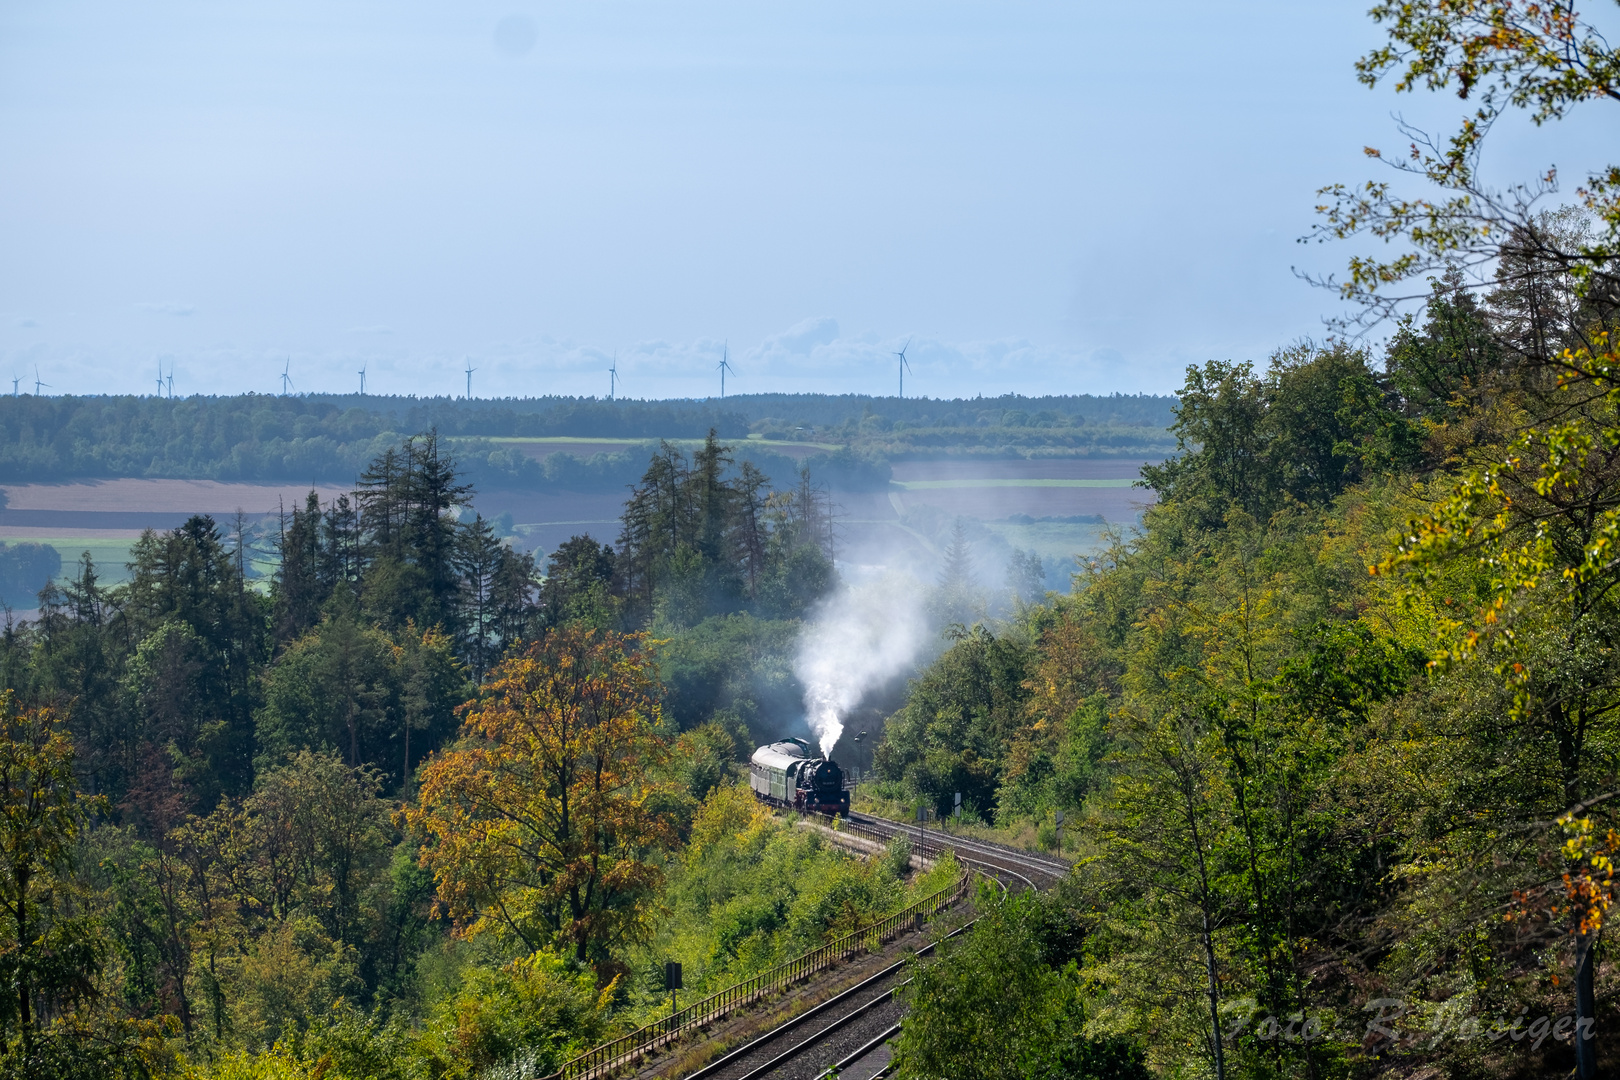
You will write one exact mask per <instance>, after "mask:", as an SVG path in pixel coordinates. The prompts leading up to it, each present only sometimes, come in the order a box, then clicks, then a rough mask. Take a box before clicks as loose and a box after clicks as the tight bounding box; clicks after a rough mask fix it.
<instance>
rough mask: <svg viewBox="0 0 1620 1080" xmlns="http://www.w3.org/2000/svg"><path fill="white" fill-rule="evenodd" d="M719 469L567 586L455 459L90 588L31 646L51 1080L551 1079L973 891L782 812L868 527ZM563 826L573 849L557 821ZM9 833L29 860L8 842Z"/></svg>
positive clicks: (671, 468)
mask: <svg viewBox="0 0 1620 1080" xmlns="http://www.w3.org/2000/svg"><path fill="white" fill-rule="evenodd" d="M787 479H788V481H789V482H786V483H784V484H782V485H773V484H772V482H771V479H770V478H769V477H767V476H766V475H765V474H763V473H762V472H760V471H759V470H758V469H757V468H755V467H754V465H753V464H752V463H750V462H747V461H743V462H737V461H734V460H733V458H732V455H731V452H730V448H729V447H728V446H727V445H726V444H725V443H722V442H721V441H720V440H719V438H718V436H717V434H716V433H715V432H713V431H711V432H710V433H709V434H708V436H707V438H706V440H705V441H704V443H703V444H702V445H701V446H699V447H698V448H697V449H695V450H694V451H693V452H692V453H690V454H687V453H685V452H683V451H682V450H681V449H679V448H678V447H676V446H673V445H670V444H663V445H662V446H661V447H660V448H659V450H658V451H657V452H656V453H655V454H654V455H652V456H651V458H650V460H649V461H648V462H647V463H646V465H645V471H644V474H643V475H642V477H641V479H640V481H639V482H638V483H637V484H636V485H635V487H634V489H633V490H632V492H631V494H630V498H629V499H628V501H627V503H626V506H625V512H624V521H623V532H622V535H621V536H620V538H619V540H618V543H617V544H613V545H610V544H603V543H600V542H598V541H596V540H594V539H592V538H590V537H588V536H579V537H575V538H574V539H572V540H570V541H568V542H567V543H565V544H563V545H562V546H561V547H560V548H558V550H557V551H556V552H554V553H553V554H552V555H551V557H550V558H549V560H548V561H547V565H546V566H545V567H544V569H543V571H542V569H541V568H540V567H537V566H536V564H535V562H534V558H533V556H532V555H528V554H520V553H518V552H516V551H514V550H513V549H512V548H511V547H510V546H509V545H507V544H505V543H503V542H502V541H501V540H500V539H499V538H498V537H497V536H496V535H495V531H494V529H493V528H492V526H491V525H490V524H489V523H488V522H486V521H485V520H484V519H483V518H482V517H480V516H478V515H476V514H473V515H470V516H468V515H465V514H463V513H461V508H462V507H463V506H464V505H465V504H466V503H467V502H468V501H469V500H470V498H471V496H472V494H473V492H472V490H471V488H470V486H469V485H468V483H467V482H466V481H465V480H464V479H463V478H462V475H461V474H460V473H459V472H458V470H457V468H456V465H455V462H454V461H453V459H452V458H451V456H450V455H449V453H448V452H447V451H446V449H445V446H444V443H443V441H442V440H441V439H440V437H439V436H438V435H437V434H436V433H434V432H432V431H429V432H427V433H425V434H423V435H421V436H417V437H413V438H409V439H406V440H403V441H402V442H401V443H400V444H398V445H397V446H391V447H388V448H386V449H385V450H384V451H383V452H382V453H380V454H379V455H378V456H377V457H376V458H375V459H374V460H373V461H371V462H370V463H369V464H368V465H367V466H366V467H365V468H364V469H363V470H362V471H361V472H360V474H359V476H358V478H357V482H356V484H355V486H354V489H353V491H352V492H350V493H348V494H343V495H339V496H337V497H335V498H333V499H330V500H329V501H327V502H324V503H323V502H322V501H321V500H320V499H319V498H318V497H317V496H316V495H315V494H314V493H313V492H312V493H311V494H310V496H309V498H308V500H307V501H306V503H305V504H304V505H302V506H298V507H295V508H293V509H292V510H291V512H290V513H289V514H288V515H287V516H286V518H285V520H284V521H283V522H282V523H281V526H280V528H279V530H278V533H277V537H276V546H277V549H278V556H279V558H278V564H279V568H278V570H277V572H276V574H275V575H274V578H273V580H271V581H270V582H269V587H268V589H261V588H257V587H255V583H254V581H253V580H252V579H251V578H250V575H249V574H248V572H247V568H246V552H247V543H248V538H247V537H246V536H244V534H243V531H242V527H241V525H240V523H239V522H237V523H223V524H222V523H219V522H215V521H214V520H212V519H211V518H208V517H206V516H197V517H193V518H191V519H190V520H188V521H186V522H185V523H184V524H183V525H182V526H180V527H178V528H176V529H173V530H171V531H168V532H162V533H159V532H155V531H151V530H149V531H147V532H146V533H145V534H144V535H143V537H142V538H141V539H140V540H139V541H138V542H137V544H136V545H135V546H134V548H133V549H132V553H131V559H132V562H131V564H130V567H129V572H130V573H129V580H128V581H127V582H125V583H123V584H120V585H117V586H115V587H110V588H109V587H106V586H104V585H102V584H101V583H100V580H99V572H98V568H97V566H96V565H95V564H94V563H93V561H92V560H91V558H90V557H89V556H88V555H86V556H83V557H82V558H81V559H80V560H79V562H78V564H77V566H76V567H74V568H73V570H72V571H71V573H70V574H69V575H68V580H67V581H66V583H65V584H63V585H61V586H56V585H51V586H48V587H47V588H46V589H45V590H44V591H43V592H42V593H41V594H40V596H39V599H38V603H39V616H38V618H37V620H31V621H28V622H22V623H17V622H13V621H10V620H8V621H7V624H6V626H5V629H4V633H3V635H0V679H3V684H4V687H5V689H4V693H3V696H0V804H3V805H4V806H6V807H7V808H8V810H7V814H8V816H7V817H6V818H5V820H6V822H7V823H8V824H6V825H0V846H3V847H4V854H0V869H3V873H0V878H3V883H0V896H3V897H4V902H5V911H6V914H5V917H4V920H3V926H4V929H3V930H0V935H3V937H4V945H3V946H0V949H3V951H0V957H3V958H4V959H3V962H4V964H5V965H6V970H7V971H8V972H9V975H8V981H7V983H6V986H7V988H8V989H7V990H6V991H4V992H3V993H0V1024H3V1025H4V1031H5V1052H4V1055H3V1056H0V1074H4V1075H17V1076H40V1075H52V1076H64V1077H66V1076H86V1077H88V1076H118V1075H128V1076H157V1075H165V1076H167V1075H175V1076H180V1075H184V1076H189V1077H199V1078H201V1077H214V1076H217V1077H238V1076H304V1075H308V1076H329V1077H330V1076H352V1077H362V1076H365V1077H371V1076H399V1077H427V1076H432V1077H440V1076H469V1077H471V1076H506V1075H512V1076H540V1075H545V1074H546V1073H548V1072H550V1071H551V1070H552V1069H554V1068H555V1067H556V1066H557V1065H558V1064H559V1063H560V1062H561V1061H562V1060H563V1059H564V1058H565V1057H566V1056H568V1054H570V1053H572V1052H575V1051H578V1050H580V1049H583V1048H586V1047H588V1046H589V1045H591V1044H592V1043H593V1041H594V1040H596V1039H599V1038H601V1037H603V1036H604V1035H606V1034H609V1033H611V1032H614V1031H617V1030H620V1029H622V1028H624V1027H625V1026H627V1025H628V1026H632V1027H633V1026H636V1025H637V1024H639V1023H640V1022H644V1021H645V1020H646V1019H647V1018H648V1016H649V1015H651V1014H653V1013H655V1012H656V1011H657V1010H658V1009H659V1008H660V1007H661V1006H662V1004H663V1003H665V1002H666V1000H667V999H666V997H665V994H664V988H663V985H662V975H661V972H662V965H663V960H664V959H665V958H667V957H669V956H671V955H675V956H679V957H682V958H683V959H684V960H685V962H686V965H687V971H688V975H687V987H688V988H689V989H702V988H704V987H713V988H718V987H720V986H723V985H726V984H728V983H729V982H730V981H733V980H734V979H736V978H738V977H741V976H745V975H747V974H749V973H752V972H754V971H758V970H762V969H765V968H768V967H770V966H772V965H773V964H775V963H779V962H781V961H782V960H784V959H786V958H789V957H791V956H794V955H797V954H798V953H800V952H803V951H805V950H806V949H809V948H812V947H814V946H815V945H817V944H820V943H821V942H822V941H823V940H826V939H827V938H828V937H829V936H837V935H838V934H842V933H847V932H849V931H850V930H851V929H853V928H855V927H857V926H859V925H864V924H865V923H868V922H870V921H871V920H872V919H874V918H877V917H881V916H883V915H886V914H889V913H891V912H893V911H897V910H899V909H901V908H903V907H904V906H906V905H907V904H909V903H911V902H912V900H913V899H916V898H918V897H920V896H925V895H929V894H930V893H932V892H933V891H936V890H938V889H939V888H941V887H943V884H944V883H945V882H947V881H954V873H955V871H954V868H953V867H951V866H948V865H945V866H941V867H938V868H936V872H933V873H930V874H921V875H913V874H911V873H910V872H909V870H908V867H907V857H906V853H905V852H903V851H902V852H900V853H898V855H897V857H896V858H889V859H885V860H879V861H875V862H861V861H859V860H856V859H854V858H851V857H849V856H846V855H843V854H840V853H838V852H837V851H836V850H835V849H833V848H830V847H828V846H826V845H824V844H822V843H820V842H818V841H817V840H816V838H815V837H814V836H813V835H811V834H807V833H804V832H803V831H801V830H796V829H794V828H792V827H790V826H789V825H787V824H785V823H783V822H781V821H778V820H777V819H776V818H774V817H772V816H771V815H770V814H769V813H766V812H764V811H763V810H762V809H761V808H760V807H758V806H757V805H756V804H755V802H754V800H753V797H752V795H751V794H749V793H748V792H747V789H746V788H743V787H738V786H736V785H735V784H734V783H733V782H732V781H733V779H734V777H735V774H736V763H737V761H738V760H739V758H740V757H745V756H746V754H747V753H749V752H751V749H752V747H753V745H754V744H755V743H756V742H757V741H759V739H761V738H764V737H766V736H767V735H771V734H776V733H779V732H780V725H781V723H782V719H781V717H782V715H784V714H785V713H786V712H787V711H789V710H791V709H794V708H797V707H798V706H797V702H796V701H793V700H792V699H794V698H796V697H797V695H798V694H799V693H800V691H799V690H798V688H797V684H796V683H795V682H794V681H793V676H792V675H791V673H790V672H789V670H788V667H789V663H790V659H791V651H792V645H793V642H794V640H795V638H796V636H797V628H798V626H799V625H800V622H801V620H802V619H803V617H804V616H805V614H806V612H807V610H808V609H809V608H810V607H811V606H812V605H813V604H815V603H816V602H817V601H818V600H819V599H820V598H822V597H823V596H824V595H825V594H826V593H827V592H828V591H829V590H831V589H832V588H833V587H834V586H835V584H836V581H837V575H836V573H835V571H834V567H833V558H832V556H833V544H834V539H835V538H834V531H833V521H832V504H831V501H830V497H829V495H828V493H827V490H826V489H825V487H824V486H822V485H820V484H819V483H818V482H816V481H815V480H814V479H813V477H812V475H811V473H810V472H809V471H808V470H803V471H800V472H798V473H797V474H794V475H792V476H790V477H789V478H787ZM559 814H560V815H561V816H560V819H559V817H558V815H559ZM8 830H9V831H8Z"/></svg>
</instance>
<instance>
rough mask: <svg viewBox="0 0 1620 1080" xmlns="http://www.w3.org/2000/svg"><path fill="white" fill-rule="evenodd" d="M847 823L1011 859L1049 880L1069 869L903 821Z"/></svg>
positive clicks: (871, 817)
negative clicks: (1045, 876)
mask: <svg viewBox="0 0 1620 1080" xmlns="http://www.w3.org/2000/svg"><path fill="white" fill-rule="evenodd" d="M849 821H850V822H851V823H853V824H857V825H865V826H867V827H868V828H872V827H876V828H878V829H887V830H889V831H890V834H891V835H902V834H903V835H905V836H908V837H917V838H918V839H921V840H922V841H923V842H924V843H928V842H930V841H932V842H933V843H934V844H935V845H936V846H951V847H957V848H966V849H968V850H971V851H977V852H979V853H980V854H982V855H990V856H994V857H996V858H1007V859H1012V860H1014V861H1016V862H1018V863H1020V864H1022V865H1025V866H1028V867H1029V868H1030V869H1033V870H1038V871H1039V872H1041V873H1043V874H1048V875H1051V876H1053V877H1060V878H1061V877H1065V876H1067V875H1068V873H1069V871H1070V870H1071V869H1072V867H1071V866H1070V865H1069V864H1068V863H1065V862H1062V861H1060V860H1058V859H1053V858H1048V857H1046V856H1043V855H1037V854H1035V853H1033V852H1029V851H1022V850H1020V849H1018V848H1014V847H1009V846H1008V845H1006V844H998V843H995V842H993V841H990V840H978V839H973V838H970V837H965V836H957V835H955V834H953V833H949V832H946V831H944V830H943V829H941V830H938V831H935V832H930V831H929V830H928V829H926V828H923V827H921V826H919V825H915V824H908V823H906V822H904V821H895V820H893V819H892V818H884V817H878V816H876V815H875V814H853V813H852V814H850V815H849Z"/></svg>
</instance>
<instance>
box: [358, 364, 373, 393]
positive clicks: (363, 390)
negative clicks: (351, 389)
mask: <svg viewBox="0 0 1620 1080" xmlns="http://www.w3.org/2000/svg"><path fill="white" fill-rule="evenodd" d="M370 366H371V365H370V364H362V365H360V396H361V397H365V396H366V368H368V367H370Z"/></svg>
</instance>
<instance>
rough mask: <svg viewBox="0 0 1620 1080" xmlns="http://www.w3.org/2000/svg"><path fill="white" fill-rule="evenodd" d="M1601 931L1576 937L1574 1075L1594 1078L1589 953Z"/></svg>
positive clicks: (1593, 1004)
mask: <svg viewBox="0 0 1620 1080" xmlns="http://www.w3.org/2000/svg"><path fill="white" fill-rule="evenodd" d="M1602 933H1603V931H1602V930H1601V929H1599V930H1597V931H1596V932H1594V933H1591V934H1581V935H1578V936H1577V937H1576V939H1575V957H1576V959H1575V1076H1576V1077H1577V1078H1578V1080H1597V1075H1598V1070H1597V993H1596V990H1595V988H1594V986H1593V980H1592V968H1593V958H1592V954H1593V953H1595V952H1596V951H1597V943H1598V938H1599V936H1601V935H1602Z"/></svg>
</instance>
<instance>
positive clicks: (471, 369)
mask: <svg viewBox="0 0 1620 1080" xmlns="http://www.w3.org/2000/svg"><path fill="white" fill-rule="evenodd" d="M477 370H478V369H477V368H475V367H473V366H472V358H471V357H468V359H467V400H468V401H471V400H472V373H473V372H475V371H477Z"/></svg>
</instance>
